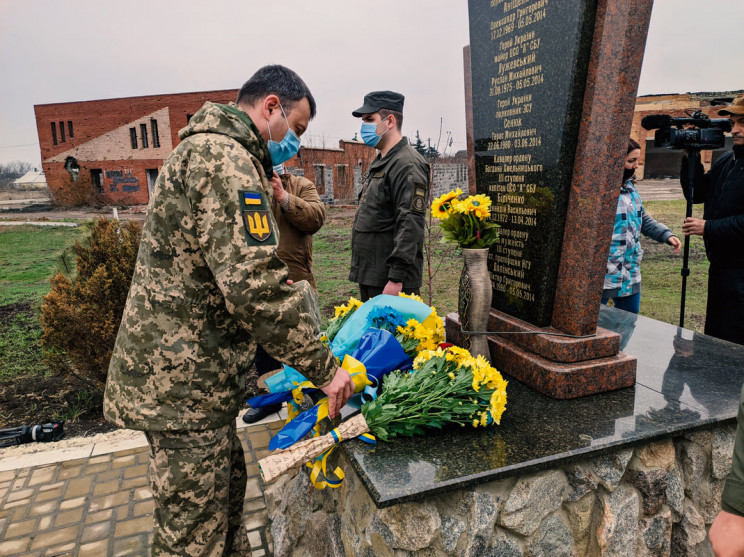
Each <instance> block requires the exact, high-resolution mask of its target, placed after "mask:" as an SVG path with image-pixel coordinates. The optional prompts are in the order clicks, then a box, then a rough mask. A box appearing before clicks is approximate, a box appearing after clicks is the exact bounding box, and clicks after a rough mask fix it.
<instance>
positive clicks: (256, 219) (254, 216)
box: [238, 190, 277, 246]
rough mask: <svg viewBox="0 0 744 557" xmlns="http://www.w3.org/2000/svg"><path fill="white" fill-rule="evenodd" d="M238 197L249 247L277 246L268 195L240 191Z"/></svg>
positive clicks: (258, 192) (251, 191) (259, 192)
mask: <svg viewBox="0 0 744 557" xmlns="http://www.w3.org/2000/svg"><path fill="white" fill-rule="evenodd" d="M238 195H239V196H240V199H239V202H240V213H241V215H242V217H243V227H244V228H245V241H246V243H247V244H248V245H249V246H267V245H274V246H275V245H276V244H277V241H276V234H275V233H274V219H273V216H272V215H271V212H270V211H269V204H268V202H267V200H266V195H265V194H264V193H263V192H261V191H253V190H238Z"/></svg>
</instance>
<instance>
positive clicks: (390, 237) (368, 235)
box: [349, 137, 429, 291]
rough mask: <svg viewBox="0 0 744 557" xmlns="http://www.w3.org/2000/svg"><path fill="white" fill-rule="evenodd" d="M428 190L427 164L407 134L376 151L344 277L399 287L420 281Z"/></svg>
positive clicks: (404, 287)
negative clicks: (382, 152) (387, 148)
mask: <svg viewBox="0 0 744 557" xmlns="http://www.w3.org/2000/svg"><path fill="white" fill-rule="evenodd" d="M428 191H429V165H428V164H427V163H426V161H425V160H424V157H422V156H421V154H419V152H418V151H416V150H415V149H414V148H413V147H411V145H409V143H408V139H407V138H405V137H404V138H403V139H401V140H400V141H399V142H398V144H397V145H395V146H394V147H393V148H392V149H390V151H388V153H387V154H386V155H385V156H384V157H380V155H379V154H378V155H377V157H376V158H375V160H374V161H372V164H370V165H369V170H368V172H367V175H366V177H365V181H364V186H363V188H362V190H361V192H360V194H359V208H358V209H357V212H356V216H355V217H354V227H353V229H352V235H351V271H350V273H349V280H351V281H353V282H356V283H358V284H364V285H367V286H377V287H383V286H385V284H387V282H388V281H393V282H402V283H403V290H404V291H405V290H408V289H414V288H419V287H420V286H421V282H422V280H421V278H422V276H421V275H422V270H423V266H424V256H423V245H424V216H425V214H426V205H427V199H428Z"/></svg>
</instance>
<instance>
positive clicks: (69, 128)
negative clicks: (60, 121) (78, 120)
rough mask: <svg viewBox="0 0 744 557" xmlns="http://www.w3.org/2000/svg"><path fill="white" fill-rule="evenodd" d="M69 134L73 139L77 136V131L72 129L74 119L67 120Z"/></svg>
mask: <svg viewBox="0 0 744 557" xmlns="http://www.w3.org/2000/svg"><path fill="white" fill-rule="evenodd" d="M67 132H68V133H67V135H69V136H70V139H73V138H74V137H75V132H74V131H72V120H67Z"/></svg>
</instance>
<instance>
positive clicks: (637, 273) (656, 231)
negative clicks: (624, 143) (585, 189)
mask: <svg viewBox="0 0 744 557" xmlns="http://www.w3.org/2000/svg"><path fill="white" fill-rule="evenodd" d="M640 156H641V146H640V145H638V143H637V142H636V141H634V140H633V139H630V140H629V142H628V153H627V155H626V156H625V171H624V173H623V182H622V185H621V186H620V197H619V198H618V201H617V212H616V213H615V227H614V229H613V231H612V243H611V244H610V256H609V257H608V258H607V273H606V274H605V279H604V289H603V291H602V303H603V304H607V302H609V301H610V300H612V301H613V303H614V305H615V307H616V308H618V309H623V310H625V311H630V312H632V313H638V311H639V310H640V307H641V259H642V258H643V248H641V234H643V235H644V236H648V237H649V238H651V239H652V240H656V241H657V242H662V243H667V244H669V245H670V246H672V247H673V248H674V253H675V254H676V253H679V248H680V246H681V245H682V243H681V242H680V241H679V238H677V237H676V236H675V235H674V234H672V231H671V230H669V228H668V227H666V226H664V225H663V224H661V223H659V222H657V221H655V220H654V219H653V218H652V217H650V216H649V215H648V214H646V211H645V210H644V208H643V203H642V202H641V196H640V195H639V194H638V190H636V188H635V184H634V182H633V175H634V174H635V169H636V168H638V159H639V158H640Z"/></svg>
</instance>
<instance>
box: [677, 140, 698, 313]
mask: <svg viewBox="0 0 744 557" xmlns="http://www.w3.org/2000/svg"><path fill="white" fill-rule="evenodd" d="M699 156H700V149H690V150H689V151H688V155H687V195H686V196H685V198H686V199H687V208H686V210H685V219H687V218H689V217H691V216H692V200H693V194H694V183H695V168H696V166H697V160H698V157H699ZM689 261H690V237H689V236H685V247H684V252H683V255H682V269H681V271H680V273H681V274H682V293H681V298H680V304H679V326H680V327H684V326H685V297H686V294H687V277H689V276H690V267H689Z"/></svg>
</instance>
